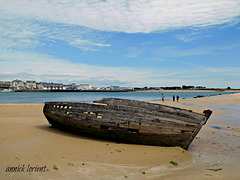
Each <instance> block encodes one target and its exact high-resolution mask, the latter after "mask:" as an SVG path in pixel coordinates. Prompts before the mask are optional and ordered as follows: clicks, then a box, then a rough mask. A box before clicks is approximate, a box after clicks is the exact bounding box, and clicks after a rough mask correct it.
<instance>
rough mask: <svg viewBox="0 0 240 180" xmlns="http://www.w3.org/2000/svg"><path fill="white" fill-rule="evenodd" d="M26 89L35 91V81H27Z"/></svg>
mask: <svg viewBox="0 0 240 180" xmlns="http://www.w3.org/2000/svg"><path fill="white" fill-rule="evenodd" d="M26 89H37V83H36V81H27V82H26Z"/></svg>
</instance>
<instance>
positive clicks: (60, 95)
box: [0, 91, 233, 104]
mask: <svg viewBox="0 0 240 180" xmlns="http://www.w3.org/2000/svg"><path fill="white" fill-rule="evenodd" d="M163 93H164V95H165V99H172V96H173V95H175V96H177V95H178V96H179V97H180V99H183V98H193V97H196V96H209V95H219V94H230V93H233V92H204V91H203V92H163ZM161 95H162V92H0V104H42V103H45V102H50V101H68V102H85V103H91V102H93V101H94V100H99V99H101V98H104V97H114V98H124V99H133V100H140V101H151V100H159V99H161Z"/></svg>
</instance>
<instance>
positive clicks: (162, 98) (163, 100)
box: [162, 93, 164, 101]
mask: <svg viewBox="0 0 240 180" xmlns="http://www.w3.org/2000/svg"><path fill="white" fill-rule="evenodd" d="M162 101H164V94H163V93H162Z"/></svg>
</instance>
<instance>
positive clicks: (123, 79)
mask: <svg viewBox="0 0 240 180" xmlns="http://www.w3.org/2000/svg"><path fill="white" fill-rule="evenodd" d="M0 59H2V60H4V61H0V72H1V73H0V80H13V79H16V78H18V79H19V78H20V79H22V80H29V79H32V80H37V81H47V82H51V81H53V82H63V83H71V82H76V83H87V82H88V83H91V84H92V85H94V86H109V85H116V84H117V85H121V86H168V85H182V84H191V85H205V86H208V87H213V86H215V87H224V86H226V87H227V86H231V87H238V86H239V79H240V74H239V71H240V68H239V67H235V68H232V67H224V68H223V67H195V68H192V69H191V68H182V69H181V71H179V69H178V68H177V67H172V68H164V69H162V68H157V67H155V68H148V67H144V68H137V67H135V68H130V67H104V66H96V65H87V64H82V63H72V62H69V61H68V60H64V59H57V58H54V57H52V56H49V55H42V54H37V53H26V52H25V53H24V52H14V53H12V52H5V53H4V54H0ZM33 59H34V61H33ZM219 76H221V79H222V80H223V81H224V82H221V81H219V80H218V78H219Z"/></svg>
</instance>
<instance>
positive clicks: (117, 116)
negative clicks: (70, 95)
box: [44, 98, 211, 149]
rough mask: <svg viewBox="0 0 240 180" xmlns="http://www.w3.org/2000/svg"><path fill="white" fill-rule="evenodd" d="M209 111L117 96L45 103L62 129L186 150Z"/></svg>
mask: <svg viewBox="0 0 240 180" xmlns="http://www.w3.org/2000/svg"><path fill="white" fill-rule="evenodd" d="M205 112H207V113H205V114H206V116H205V115H204V114H198V113H195V112H192V111H189V110H184V109H179V108H175V107H171V106H165V105H161V104H153V103H148V102H143V101H136V100H127V99H116V98H103V99H101V100H99V101H94V104H88V103H70V102H46V103H45V106H44V114H45V116H46V118H47V119H48V121H49V123H50V124H52V125H53V126H56V127H59V128H62V129H66V130H70V131H72V132H77V133H80V134H83V135H87V136H93V137H97V138H103V139H108V140H113V141H117V142H124V143H135V144H146V145H160V146H181V147H182V148H184V149H187V148H188V146H189V145H190V143H191V142H192V140H193V139H194V137H195V136H196V135H197V133H198V132H199V130H200V129H201V127H202V125H204V124H205V123H206V121H207V119H208V117H209V116H210V115H211V111H210V110H205ZM209 113H210V115H209Z"/></svg>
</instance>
